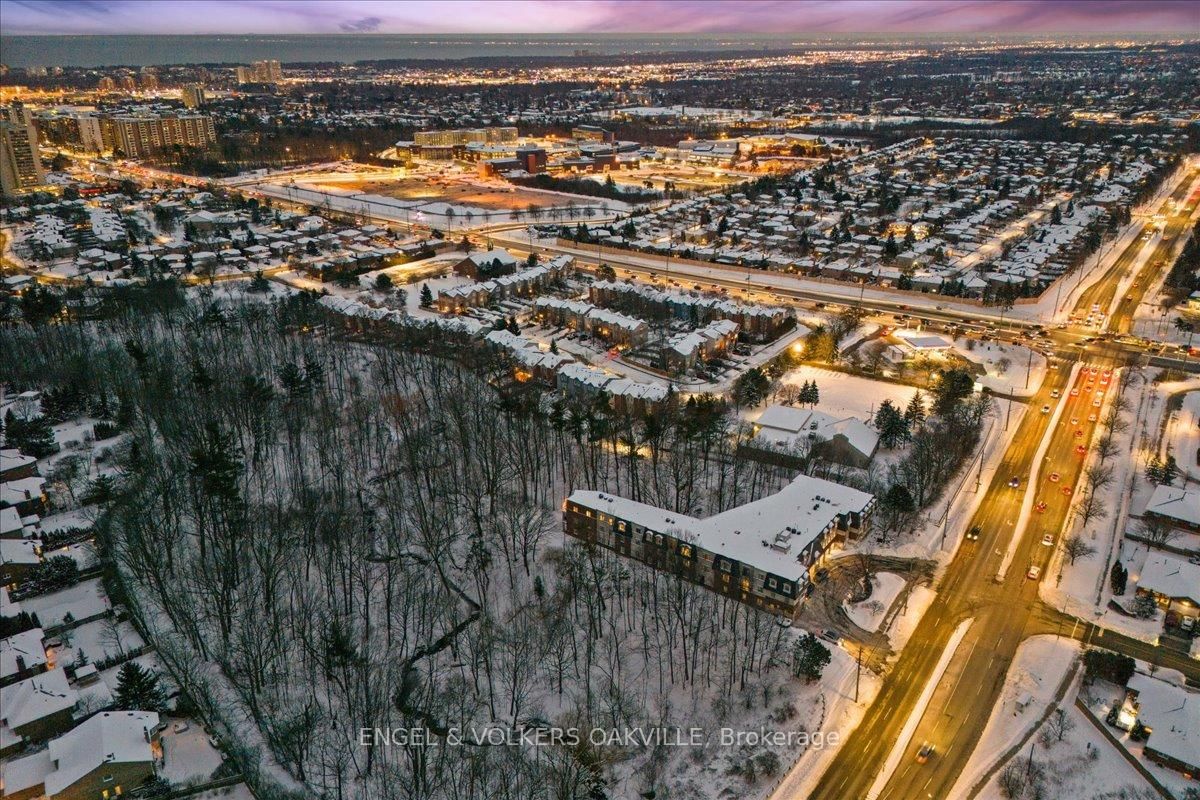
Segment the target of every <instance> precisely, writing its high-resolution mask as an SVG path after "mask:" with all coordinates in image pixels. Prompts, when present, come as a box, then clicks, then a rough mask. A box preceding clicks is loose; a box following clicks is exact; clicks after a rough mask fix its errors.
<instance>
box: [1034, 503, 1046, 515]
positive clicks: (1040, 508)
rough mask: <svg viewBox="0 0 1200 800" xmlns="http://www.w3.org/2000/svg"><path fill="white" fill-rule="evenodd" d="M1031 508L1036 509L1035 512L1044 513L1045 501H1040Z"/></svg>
mask: <svg viewBox="0 0 1200 800" xmlns="http://www.w3.org/2000/svg"><path fill="white" fill-rule="evenodd" d="M1033 510H1034V511H1036V512H1037V513H1039V514H1044V513H1046V503H1045V501H1042V502H1040V503H1038V504H1037V505H1035V506H1034V507H1033Z"/></svg>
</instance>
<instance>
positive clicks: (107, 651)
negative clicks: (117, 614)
mask: <svg viewBox="0 0 1200 800" xmlns="http://www.w3.org/2000/svg"><path fill="white" fill-rule="evenodd" d="M57 638H58V639H59V640H61V641H62V643H63V646H62V647H60V648H55V649H56V651H57V654H58V663H59V664H62V665H63V666H67V665H68V664H75V663H78V662H79V660H80V655H81V654H82V655H84V656H86V657H87V660H88V661H89V662H94V661H107V660H109V659H112V658H117V657H120V656H123V655H125V654H126V653H129V652H130V651H133V650H137V649H140V648H142V647H145V645H146V643H145V642H144V641H142V637H141V636H139V635H138V632H137V631H136V630H135V629H134V627H133V625H131V624H130V623H129V622H128V621H122V622H117V621H116V620H114V619H112V618H111V617H107V618H105V619H98V620H96V621H94V622H88V623H85V624H83V625H80V626H79V627H78V628H72V629H70V630H67V631H63V632H62V633H61V634H59V636H58V637H57Z"/></svg>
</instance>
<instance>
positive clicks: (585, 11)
mask: <svg viewBox="0 0 1200 800" xmlns="http://www.w3.org/2000/svg"><path fill="white" fill-rule="evenodd" d="M0 32H3V33H8V34H21V33H33V34H46V33H83V34H117V33H145V34H153V33H182V34H186V33H197V34H199V33H260V34H261V33H355V32H364V33H365V32H371V33H493V32H494V33H631V32H663V33H710V32H711V33H796V34H804V33H813V34H825V33H853V32H880V33H1041V32H1054V33H1152V32H1166V33H1171V34H1175V35H1178V36H1185V37H1196V36H1200V3H1197V2H1195V0H1007V2H997V0H845V1H844V2H829V0H817V1H815V2H813V1H810V0H760V1H758V2H755V1H753V0H749V1H747V0H674V1H671V0H575V1H574V2H562V1H561V0H559V1H558V2H551V0H524V1H521V0H461V1H460V2H446V0H441V1H440V2H420V1H419V0H392V1H388V0H303V1H301V2H288V1H287V0H174V1H173V0H0Z"/></svg>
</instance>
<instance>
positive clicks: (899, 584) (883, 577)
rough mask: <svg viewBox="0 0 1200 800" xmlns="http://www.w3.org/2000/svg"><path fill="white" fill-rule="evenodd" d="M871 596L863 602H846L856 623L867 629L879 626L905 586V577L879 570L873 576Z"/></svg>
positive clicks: (847, 611)
mask: <svg viewBox="0 0 1200 800" xmlns="http://www.w3.org/2000/svg"><path fill="white" fill-rule="evenodd" d="M871 583H872V586H873V588H872V589H871V596H870V597H868V598H867V599H866V600H864V601H862V602H861V603H846V604H845V605H846V613H847V614H848V615H849V616H850V619H852V620H854V624H855V625H857V626H858V627H860V628H862V629H863V630H866V631H874V630H876V629H878V628H879V623H880V622H882V621H883V617H884V615H885V614H886V613H887V610H888V609H889V608H891V606H892V601H893V600H895V599H896V595H898V594H899V593H900V590H901V589H903V588H904V584H905V579H904V578H902V577H901V576H899V575H896V574H894V573H891V572H877V573H876V574H875V575H874V576H872V578H871Z"/></svg>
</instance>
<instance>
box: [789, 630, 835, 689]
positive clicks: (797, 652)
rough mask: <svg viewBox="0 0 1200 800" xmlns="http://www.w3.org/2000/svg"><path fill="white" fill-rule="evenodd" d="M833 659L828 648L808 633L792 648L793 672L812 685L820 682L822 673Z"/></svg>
mask: <svg viewBox="0 0 1200 800" xmlns="http://www.w3.org/2000/svg"><path fill="white" fill-rule="evenodd" d="M832 658H833V657H832V654H831V653H830V652H829V648H828V647H826V646H825V645H823V644H822V643H821V642H820V640H818V639H817V637H816V636H813V635H812V634H811V633H806V634H804V636H802V637H800V638H799V639H797V640H796V644H795V645H793V647H792V671H793V673H794V674H795V676H796V677H797V678H804V680H805V682H806V683H812V682H813V681H817V680H820V678H821V673H822V672H823V671H824V670H825V666H826V665H827V664H829V662H830V661H831V660H832Z"/></svg>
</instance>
